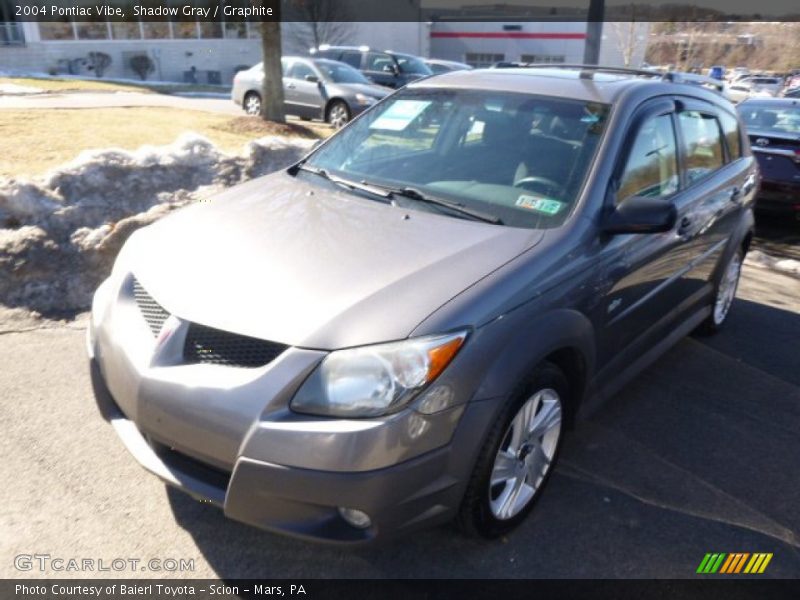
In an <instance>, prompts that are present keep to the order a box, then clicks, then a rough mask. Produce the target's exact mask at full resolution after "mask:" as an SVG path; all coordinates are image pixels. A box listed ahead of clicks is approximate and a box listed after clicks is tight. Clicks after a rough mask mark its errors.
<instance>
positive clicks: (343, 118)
mask: <svg viewBox="0 0 800 600" xmlns="http://www.w3.org/2000/svg"><path fill="white" fill-rule="evenodd" d="M349 120H350V115H349V114H348V111H347V106H346V105H345V104H344V103H342V102H337V103H336V104H334V105H333V106H331V109H330V111H329V113H328V123H330V124H331V125H333V127H334V128H336V129H339V128H341V127H344V126H345V124H346V123H347V121H349Z"/></svg>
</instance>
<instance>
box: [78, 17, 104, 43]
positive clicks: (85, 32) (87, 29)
mask: <svg viewBox="0 0 800 600" xmlns="http://www.w3.org/2000/svg"><path fill="white" fill-rule="evenodd" d="M75 31H76V32H77V34H78V39H79V40H107V39H108V23H106V22H105V21H79V22H77V23H75Z"/></svg>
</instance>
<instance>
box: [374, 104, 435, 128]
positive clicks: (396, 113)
mask: <svg viewBox="0 0 800 600" xmlns="http://www.w3.org/2000/svg"><path fill="white" fill-rule="evenodd" d="M430 104H431V103H430V101H427V100H397V101H396V102H395V103H394V104H392V105H391V106H390V107H389V108H387V109H386V111H385V112H384V113H383V114H382V115H381V116H380V117H378V118H377V119H375V120H374V121H373V122H372V123H371V124H370V126H369V128H370V129H388V130H389V131H403V129H405V128H406V127H408V124H409V123H411V121H413V120H414V119H416V118H417V117H418V116H419V115H420V113H422V111H423V110H425V109H426V108H428V106H430Z"/></svg>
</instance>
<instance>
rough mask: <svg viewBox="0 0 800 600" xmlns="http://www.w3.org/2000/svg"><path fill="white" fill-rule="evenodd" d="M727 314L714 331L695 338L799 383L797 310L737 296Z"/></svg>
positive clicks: (799, 344) (798, 318)
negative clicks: (717, 330)
mask: <svg viewBox="0 0 800 600" xmlns="http://www.w3.org/2000/svg"><path fill="white" fill-rule="evenodd" d="M728 318H729V322H728V323H726V324H725V327H724V328H723V330H722V331H720V332H719V333H718V334H717V335H715V336H713V337H709V338H698V341H701V342H703V343H704V344H706V345H707V346H709V347H711V348H714V349H715V350H717V351H719V352H722V353H723V354H726V355H727V356H729V357H731V358H733V359H735V360H737V361H739V362H742V363H744V364H747V365H749V366H751V367H755V368H757V369H760V370H762V371H764V372H765V373H769V374H770V375H773V376H775V377H777V378H779V379H783V380H784V381H788V382H789V383H792V384H794V385H798V386H800V314H798V313H796V312H792V311H790V310H782V309H779V308H775V307H772V306H768V305H766V304H759V303H757V302H751V301H749V300H742V299H737V300H736V301H735V302H734V305H733V307H732V308H731V313H730V316H729V317H728Z"/></svg>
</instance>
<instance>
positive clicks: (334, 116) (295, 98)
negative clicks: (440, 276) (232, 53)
mask: <svg viewBox="0 0 800 600" xmlns="http://www.w3.org/2000/svg"><path fill="white" fill-rule="evenodd" d="M281 66H282V68H283V95H284V107H285V110H286V113H287V114H290V115H295V116H298V117H300V118H302V119H322V120H324V121H327V122H328V123H330V124H331V125H333V126H334V127H336V128H337V129H338V128H339V127H341V126H343V125H344V124H345V123H347V122H348V121H349V120H350V119H352V118H353V117H355V116H356V115H358V114H359V113H361V112H362V111H363V110H364V109H366V108H369V107H370V106H372V105H373V104H375V103H376V102H378V100H380V99H381V98H383V97H385V96H386V95H388V94H389V93H391V91H392V90H390V89H388V88H385V87H381V86H378V85H375V84H374V83H372V82H371V81H369V80H368V79H366V78H365V77H364V76H363V75H362V74H361V73H360V72H359V71H357V70H355V69H354V68H352V67H350V66H348V65H346V64H344V63H340V62H337V61H334V60H326V59H320V58H318V59H310V58H302V57H296V56H284V57H283V58H282V59H281ZM263 82H264V68H263V66H262V64H261V63H258V64H257V65H256V66H255V67H253V68H251V69H247V70H246V71H239V72H238V73H237V74H236V77H234V79H233V88H232V90H231V98H232V100H233V101H234V102H235V103H236V104H238V105H240V106H241V107H242V108H244V110H245V112H247V114H249V115H257V114H259V113H260V112H261V86H262V84H263Z"/></svg>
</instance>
